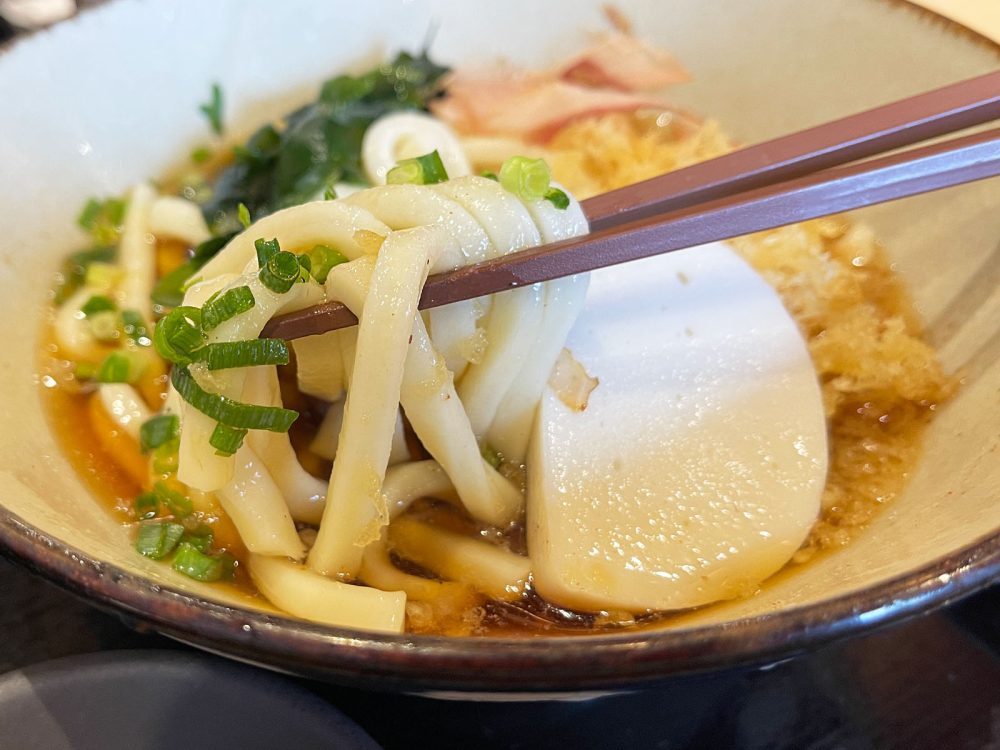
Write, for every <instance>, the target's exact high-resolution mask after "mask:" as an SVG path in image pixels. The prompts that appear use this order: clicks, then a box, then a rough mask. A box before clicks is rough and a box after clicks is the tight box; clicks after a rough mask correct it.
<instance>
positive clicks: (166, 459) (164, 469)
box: [150, 437, 181, 476]
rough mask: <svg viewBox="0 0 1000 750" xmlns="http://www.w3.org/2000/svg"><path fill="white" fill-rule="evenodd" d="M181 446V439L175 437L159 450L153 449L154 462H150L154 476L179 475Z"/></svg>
mask: <svg viewBox="0 0 1000 750" xmlns="http://www.w3.org/2000/svg"><path fill="white" fill-rule="evenodd" d="M180 445H181V441H180V438H176V437H175V438H174V439H173V440H169V441H167V442H166V443H164V444H163V445H161V446H160V447H159V448H154V449H153V454H152V461H150V464H151V465H152V469H153V474H155V475H157V476H166V475H168V474H176V473H177V463H178V455H177V452H178V451H179V450H180Z"/></svg>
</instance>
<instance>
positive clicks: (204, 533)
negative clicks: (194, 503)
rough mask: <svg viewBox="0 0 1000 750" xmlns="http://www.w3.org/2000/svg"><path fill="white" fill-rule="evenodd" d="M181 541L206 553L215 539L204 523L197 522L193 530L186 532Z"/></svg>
mask: <svg viewBox="0 0 1000 750" xmlns="http://www.w3.org/2000/svg"><path fill="white" fill-rule="evenodd" d="M181 541H182V542H185V543H187V544H190V545H191V546H192V547H194V548H195V549H196V550H198V551H199V552H204V553H205V554H208V553H209V552H210V551H211V549H212V542H213V541H215V534H213V533H212V529H210V528H209V527H208V526H206V525H205V524H199V526H198V528H197V529H196V530H195V531H191V532H186V533H185V534H184V536H182V537H181Z"/></svg>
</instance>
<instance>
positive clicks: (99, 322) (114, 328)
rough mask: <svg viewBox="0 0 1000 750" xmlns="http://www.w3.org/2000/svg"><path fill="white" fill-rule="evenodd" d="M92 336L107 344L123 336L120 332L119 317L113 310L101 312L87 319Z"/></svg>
mask: <svg viewBox="0 0 1000 750" xmlns="http://www.w3.org/2000/svg"><path fill="white" fill-rule="evenodd" d="M87 325H88V327H89V328H90V333H91V335H92V336H93V337H94V338H95V339H97V340H98V341H103V342H105V343H107V342H110V341H114V340H115V339H117V338H118V337H119V336H120V335H121V331H119V330H118V316H117V315H116V314H115V313H114V312H112V311H111V310H101V311H100V312H95V313H91V314H90V315H89V316H88V317H87Z"/></svg>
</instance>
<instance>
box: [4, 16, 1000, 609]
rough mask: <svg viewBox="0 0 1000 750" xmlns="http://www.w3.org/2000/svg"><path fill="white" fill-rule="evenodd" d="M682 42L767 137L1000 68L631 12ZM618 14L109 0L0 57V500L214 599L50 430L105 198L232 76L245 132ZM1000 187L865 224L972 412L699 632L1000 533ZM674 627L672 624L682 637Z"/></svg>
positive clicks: (773, 23) (652, 29) (689, 100)
mask: <svg viewBox="0 0 1000 750" xmlns="http://www.w3.org/2000/svg"><path fill="white" fill-rule="evenodd" d="M619 4H620V5H621V6H623V7H624V8H625V9H626V10H627V12H628V14H629V15H631V16H632V17H633V18H634V19H635V20H636V22H637V23H636V27H637V28H638V29H639V30H640V31H641V33H642V34H643V35H645V36H647V37H649V38H650V39H652V40H654V41H656V42H658V43H660V44H662V45H664V46H666V47H668V48H670V49H672V50H673V51H675V52H676V53H677V55H678V56H679V57H680V58H681V59H682V60H683V61H684V63H685V64H686V65H688V66H689V68H690V69H691V71H692V73H693V75H694V82H693V83H691V84H689V85H686V86H684V87H682V88H680V89H678V90H677V92H676V95H677V98H678V99H679V100H680V101H681V103H683V104H685V105H687V106H689V107H690V108H692V109H694V110H696V111H699V112H703V113H707V114H710V115H713V116H715V117H716V118H718V119H719V120H720V121H721V122H722V123H723V125H724V127H725V128H726V129H727V130H728V131H730V132H731V133H732V134H733V135H735V136H736V137H737V138H739V139H742V140H744V141H748V142H752V141H756V140H760V139H763V138H765V137H770V136H775V135H778V134H781V133H782V132H786V131H789V130H793V129H797V128H801V127H804V126H806V125H809V124H813V123H816V122H819V121H822V120H824V119H829V118H832V117H834V116H837V115H840V114H846V113H850V112H853V111H856V110H859V109H862V108H864V107H866V106H871V105H874V104H877V103H880V102H884V101H888V100H891V99H894V98H898V97H901V96H905V95H907V94H911V93H916V92H918V91H920V90H923V89H928V88H931V87H934V86H937V85H941V84H944V83H947V82H950V81H953V80H957V79H960V78H963V77H966V76H971V75H974V74H977V73H981V72H985V71H987V70H990V69H993V68H996V67H997V65H998V62H1000V56H998V52H997V50H996V48H991V47H990V46H989V45H988V44H986V43H984V42H983V41H982V40H977V39H974V38H973V37H971V36H969V35H963V34H961V33H959V32H958V31H956V29H955V28H954V27H949V26H948V25H946V24H943V23H941V22H940V21H937V20H934V19H933V18H931V17H930V16H928V15H925V14H922V13H919V12H917V11H916V10H915V9H914V8H912V7H911V6H908V5H906V4H903V3H896V2H888V1H887V0H839V2H837V3H808V4H803V3H801V2H798V0H727V2H726V3H705V2H702V0H670V2H658V3H653V2H647V3H626V2H622V3H619ZM600 5H601V3H600V2H597V1H595V0H587V1H586V2H583V1H582V0H572V1H571V0H548V2H544V3H539V2H522V1H520V0H519V1H517V2H506V3H502V4H501V3H491V4H490V5H489V7H490V11H489V15H490V18H489V21H488V22H487V19H486V18H485V17H484V15H483V8H482V6H481V4H479V3H462V2H457V1H456V2H443V1H441V2H430V1H420V0H416V1H414V2H388V1H385V2H372V3H347V2H329V3H322V4H320V3H314V2H306V1H305V0H301V1H300V2H283V3H272V2H252V3H244V2H236V1H235V0H228V1H224V0H217V1H216V2H207V3H198V4H195V3H184V4H181V3H179V2H178V3H170V2H164V1H159V0H150V1H149V2H145V3H138V2H130V1H121V2H112V3H109V4H107V5H104V6H101V7H99V8H97V9H95V10H92V11H89V12H87V13H85V14H84V15H83V16H82V17H80V18H78V19H76V20H74V21H72V22H70V23H68V24H66V25H64V26H60V27H57V28H56V29H55V30H54V31H52V32H48V33H43V34H40V35H37V36H36V37H34V38H31V39H29V40H27V41H24V42H20V43H18V44H16V45H14V47H13V49H11V50H8V51H6V52H4V53H3V54H2V55H0V101H3V103H4V104H3V107H2V108H0V165H2V166H0V170H2V173H3V177H4V179H3V180H0V217H2V218H0V227H2V232H0V320H3V321H4V322H5V323H4V332H5V335H4V336H3V346H2V348H0V383H2V386H0V387H2V401H0V504H2V505H3V506H4V507H5V508H7V509H8V510H10V511H12V512H13V513H15V514H16V515H17V516H19V517H20V518H21V519H23V520H24V521H25V522H27V523H29V524H31V525H33V526H35V527H36V528H38V529H40V530H42V531H43V532H45V533H46V534H48V535H50V536H52V537H55V538H56V539H58V540H61V541H63V542H65V543H67V544H69V545H71V546H72V547H75V548H76V549H77V550H79V551H80V552H82V553H83V554H84V555H86V556H89V557H93V558H98V559H101V560H105V561H108V562H111V563H114V564H115V565H117V566H120V567H122V568H125V569H128V570H132V571H137V572H141V573H142V574H143V575H145V576H148V577H149V578H150V579H154V580H156V581H157V582H159V583H162V584H165V585H170V586H172V587H176V588H179V589H185V590H191V591H196V592H197V593H199V594H200V595H202V596H204V597H206V598H209V599H215V600H220V599H222V598H223V595H222V594H221V593H220V591H219V589H215V588H209V587H203V586H199V585H198V584H195V583H194V582H192V581H190V580H189V579H187V578H184V577H181V576H179V575H176V574H174V573H173V572H172V571H171V570H170V568H169V566H165V565H160V564H157V563H153V562H151V561H147V560H145V559H143V558H141V557H139V556H138V555H136V554H135V553H134V552H133V551H132V549H131V545H130V544H129V542H128V539H127V536H126V533H125V531H124V530H123V529H122V528H121V527H119V526H118V525H116V524H115V523H114V522H113V521H112V520H111V519H110V518H109V517H108V516H107V515H106V514H105V513H104V512H103V511H102V510H101V509H100V508H99V506H98V505H97V504H96V503H95V502H94V501H93V500H92V499H91V498H90V497H89V496H88V494H87V491H86V490H85V488H84V486H83V484H82V483H81V481H80V479H79V478H78V477H77V476H76V475H75V474H74V473H73V470H72V469H71V468H70V466H69V464H68V462H67V461H66V459H65V458H64V457H63V456H62V454H61V453H60V450H59V449H58V447H57V445H56V443H55V441H54V439H53V436H52V435H51V434H50V431H49V428H48V426H47V424H46V421H45V418H44V416H43V413H42V408H41V401H40V398H39V391H40V389H41V388H42V387H43V385H42V384H41V383H40V382H39V379H38V378H37V376H36V375H35V374H34V370H35V361H36V352H37V349H38V335H39V325H38V320H39V316H40V314H41V312H42V309H43V305H44V301H45V299H46V292H47V290H48V288H49V286H50V281H51V276H52V273H53V272H54V270H55V269H56V268H57V266H58V263H59V260H60V258H61V257H62V256H63V255H64V254H65V253H67V252H68V251H71V250H74V249H76V248H77V247H78V246H79V245H80V243H81V242H82V237H81V236H80V235H79V234H78V233H77V232H76V230H75V229H74V226H73V219H74V217H75V215H76V212H77V211H78V209H79V207H80V206H81V204H82V202H83V201H84V200H85V199H86V198H87V197H89V196H91V195H95V194H96V195H103V194H111V193H118V192H121V191H122V190H123V189H124V188H126V187H127V186H128V185H130V184H132V183H133V182H135V181H136V180H139V179H142V178H145V177H148V176H156V175H158V174H160V173H161V172H162V171H163V170H165V169H166V168H167V167H169V166H170V165H172V164H174V163H176V161H177V160H178V158H179V157H182V156H183V155H184V154H186V153H187V152H188V150H189V149H190V147H191V146H192V145H194V144H195V143H197V142H198V141H199V139H202V138H203V137H204V136H205V126H204V123H203V121H202V118H201V116H200V115H199V113H198V111H197V105H198V104H199V103H200V102H202V101H204V100H205V99H206V97H207V92H208V90H209V86H210V84H211V82H213V81H218V82H220V83H221V84H222V86H223V89H224V91H225V94H226V117H227V120H228V121H229V122H230V123H235V124H236V127H235V128H234V129H233V132H232V135H233V136H234V137H237V136H239V135H242V134H246V133H247V132H248V131H249V130H251V129H252V128H253V127H254V126H255V125H257V124H259V123H260V122H262V121H263V120H264V119H265V118H266V117H267V115H268V113H272V114H276V113H279V112H281V111H283V110H284V109H286V108H287V107H288V106H289V105H292V104H295V103H298V102H301V101H304V100H305V99H306V98H307V97H308V96H310V94H311V92H312V91H314V89H315V85H316V83H317V82H318V81H320V80H322V79H323V78H324V77H325V76H327V75H329V74H331V73H334V72H337V71H340V70H343V69H352V68H353V69H357V68H358V67H359V66H362V65H364V64H365V63H367V62H370V61H372V60H373V59H377V58H379V57H381V56H383V55H385V54H387V53H389V52H392V51H394V50H396V49H398V48H401V47H402V48H408V49H416V48H418V47H419V46H420V45H421V44H422V42H423V41H424V39H425V38H426V37H427V35H428V32H429V30H431V29H432V28H434V27H435V26H437V33H436V37H435V40H434V45H433V50H434V53H435V55H436V57H438V58H440V59H441V60H444V61H447V62H451V63H456V62H463V61H471V60H488V59H491V58H492V57H495V56H497V55H505V56H508V57H510V58H514V59H517V60H520V61H523V62H526V63H531V64H538V63H542V62H545V61H546V60H549V59H552V58H553V57H555V56H556V55H558V54H560V53H565V52H567V51H570V50H573V49H575V48H577V47H578V46H579V45H580V44H581V43H582V42H583V41H584V32H585V31H586V30H587V29H588V28H596V27H598V26H600V25H601V20H600V18H601V16H600V10H599V8H600ZM807 6H808V7H807ZM998 207H1000V181H996V180H994V181H992V182H986V183H980V184H977V185H973V186H967V187H964V188H961V189H955V190H951V191H948V192H945V193H940V194H936V195H929V196H925V197H921V198H917V199H912V200H909V201H905V202H901V203H897V204H893V205H886V206H880V207H874V208H871V209H868V210H866V211H865V212H862V214H863V218H864V220H865V221H868V222H870V223H871V224H872V225H873V226H874V227H875V228H876V230H877V232H878V234H879V236H880V237H881V238H882V240H883V241H884V242H885V244H886V245H887V247H888V250H889V252H890V254H891V256H892V258H893V259H894V261H895V263H896V268H897V269H898V271H899V273H900V274H901V275H902V276H903V278H904V279H905V280H906V281H907V283H908V285H909V288H910V290H911V291H912V293H913V296H914V297H915V299H916V302H917V306H918V308H919V311H920V312H921V314H922V315H923V316H924V318H925V320H926V321H927V323H928V327H929V333H930V336H931V337H932V339H933V341H934V342H935V343H936V345H938V346H939V347H940V351H941V356H942V358H943V359H944V362H945V364H946V366H947V368H948V369H949V370H952V371H957V370H960V369H964V371H965V373H966V382H965V385H964V386H963V387H962V389H961V391H960V393H959V395H958V397H957V398H956V399H955V400H954V401H953V402H951V403H950V404H948V405H947V407H946V408H944V409H943V410H942V411H941V413H940V415H939V417H938V418H937V420H936V421H935V423H934V425H933V427H932V429H931V431H930V433H929V439H928V441H927V446H926V455H925V458H924V460H922V461H921V463H920V465H919V468H918V470H917V471H916V473H915V475H914V476H913V477H912V480H911V481H910V484H909V489H908V490H907V491H906V493H905V495H904V496H903V497H901V498H899V499H898V500H896V501H895V502H894V503H892V505H891V506H890V507H888V508H887V509H886V510H885V512H883V513H882V514H881V515H879V516H878V517H877V518H876V520H875V521H874V522H873V523H872V524H871V526H870V527H869V528H868V529H866V530H865V531H864V533H862V534H861V535H860V537H859V538H858V539H857V541H856V542H854V544H853V545H851V546H849V547H848V548H846V549H844V550H842V551H838V552H837V553H836V554H832V555H829V556H826V557H825V558H823V559H820V560H818V561H816V562H815V563H813V564H811V565H809V566H806V567H803V568H801V569H799V570H797V571H796V572H795V573H794V574H793V575H789V576H785V577H783V578H782V579H781V580H780V582H779V583H776V584H773V585H768V586H766V587H765V589H764V590H763V591H762V592H761V593H760V594H759V595H757V596H755V597H752V598H750V599H746V600H741V601H737V602H732V603H729V604H726V605H723V606H717V607H712V608H709V609H706V610H704V611H702V612H698V613H695V614H693V615H690V616H688V617H686V618H685V619H684V620H683V621H682V622H684V624H694V623H698V624H707V623H721V622H724V621H727V620H730V619H734V618H738V617H743V616H751V615H757V614H762V613H766V612H770V611H773V610H775V609H776V608H784V607H792V606H803V605H808V604H813V603H816V602H820V601H823V600H825V599H829V598H831V597H834V596H837V595H842V594H846V593H850V592H856V591H859V590H861V589H864V588H867V587H871V586H873V585H876V584H878V583H880V582H884V581H887V580H889V579H891V578H894V577H896V576H899V575H902V574H905V573H907V572H908V571H912V570H914V569H917V568H919V567H922V566H926V565H928V564H930V563H932V562H933V561H934V560H936V559H938V558H940V557H942V556H945V555H948V554H949V553H953V552H955V551H956V550H959V549H961V548H963V547H967V546H968V545H971V544H973V543H975V542H976V541H977V540H980V539H983V538H985V537H988V536H990V535H993V534H996V533H997V531H998V529H1000V502H997V499H998V497H997V489H996V488H997V486H1000V461H998V453H997V445H998V440H1000V438H998V435H1000V408H998V407H1000V363H998V360H1000V334H998V330H997V320H1000V293H998V291H997V290H998V284H997V279H998V274H1000V250H998V243H1000V210H998ZM673 626H674V627H676V626H678V625H677V624H675V625H673Z"/></svg>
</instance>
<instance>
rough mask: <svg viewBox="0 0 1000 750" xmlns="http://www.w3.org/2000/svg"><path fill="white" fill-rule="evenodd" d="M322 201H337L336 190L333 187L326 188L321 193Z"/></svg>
mask: <svg viewBox="0 0 1000 750" xmlns="http://www.w3.org/2000/svg"><path fill="white" fill-rule="evenodd" d="M323 200H325V201H335V200H337V189H336V188H335V187H334V186H333V185H327V186H326V189H325V190H324V191H323Z"/></svg>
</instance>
